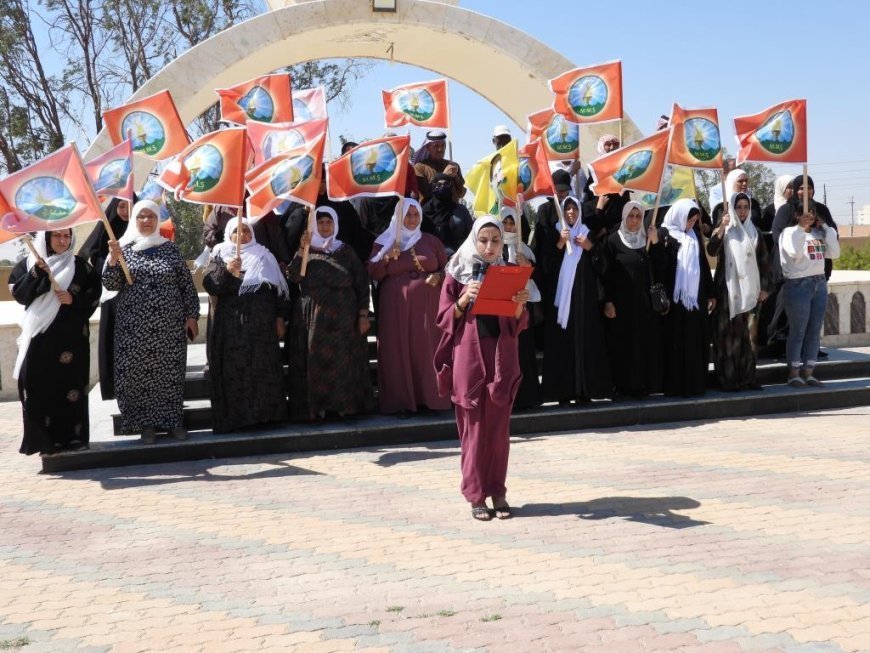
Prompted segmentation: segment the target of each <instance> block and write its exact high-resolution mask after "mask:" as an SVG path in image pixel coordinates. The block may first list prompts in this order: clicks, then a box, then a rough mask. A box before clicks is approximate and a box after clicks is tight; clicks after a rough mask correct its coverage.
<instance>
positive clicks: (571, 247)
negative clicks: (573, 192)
mask: <svg viewBox="0 0 870 653" xmlns="http://www.w3.org/2000/svg"><path fill="white" fill-rule="evenodd" d="M555 190H556V189H555V188H554V189H553V191H554V192H555ZM577 201H578V202H579V201H580V200H577ZM553 203H554V204H555V205H556V215H558V216H559V226H560V227H561V228H562V229H568V228H569V227H568V222H567V221H566V220H565V214H564V213H563V212H562V205H561V204H560V203H559V196H558V195H553ZM580 211H581V207H579V206H578V207H577V213H578V216H577V219H578V220H580V219H581V217H580V215H579V213H580ZM565 251H566V252H568V255H569V256H570V255H571V254H573V253H574V244H573V243H572V242H571V237H570V236H569V237H568V240H567V242H566V243H565Z"/></svg>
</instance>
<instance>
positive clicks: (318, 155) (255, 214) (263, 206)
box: [245, 134, 326, 220]
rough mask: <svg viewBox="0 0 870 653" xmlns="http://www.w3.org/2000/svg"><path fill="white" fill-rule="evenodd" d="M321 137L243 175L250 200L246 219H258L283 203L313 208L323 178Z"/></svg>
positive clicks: (324, 139)
mask: <svg viewBox="0 0 870 653" xmlns="http://www.w3.org/2000/svg"><path fill="white" fill-rule="evenodd" d="M325 143H326V136H325V134H321V135H320V136H318V137H317V138H316V139H315V140H314V141H313V142H312V143H305V144H303V145H300V146H299V147H297V148H294V149H293V150H290V151H289V152H285V153H283V154H279V155H278V156H276V157H274V158H273V159H269V160H268V161H266V163H264V164H263V165H261V166H258V167H256V168H254V169H253V170H251V171H249V172H248V174H247V175H246V176H245V179H246V185H247V186H248V190H250V191H251V197H250V198H248V213H247V215H248V218H249V219H252V220H256V219H259V218H261V217H263V216H264V215H266V214H267V213H268V212H269V211H272V210H274V209H276V208H277V207H279V206H281V205H282V204H283V203H284V202H285V201H286V200H291V201H294V202H300V203H302V204H305V205H307V206H311V207H313V206H314V205H315V204H316V203H317V196H318V194H319V193H320V180H321V177H322V175H323V172H322V166H323V146H324V145H325Z"/></svg>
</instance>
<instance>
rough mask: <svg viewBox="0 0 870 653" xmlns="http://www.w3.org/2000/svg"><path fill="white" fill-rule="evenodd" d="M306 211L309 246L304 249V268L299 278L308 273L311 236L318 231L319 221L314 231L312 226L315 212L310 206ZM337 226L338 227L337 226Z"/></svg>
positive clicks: (300, 271)
mask: <svg viewBox="0 0 870 653" xmlns="http://www.w3.org/2000/svg"><path fill="white" fill-rule="evenodd" d="M305 210H306V211H308V236H309V239H308V244H306V245H305V246H304V247H303V248H302V267H301V268H300V269H299V276H300V277H304V276H305V274H306V273H307V272H308V250H309V249H311V234H312V233H314V229H317V221H316V220H315V223H314V229H312V226H311V217H312V215H314V211H312V210H311V207H310V206H306V207H305ZM336 226H337V225H336Z"/></svg>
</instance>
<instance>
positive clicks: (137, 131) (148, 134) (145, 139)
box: [121, 111, 166, 156]
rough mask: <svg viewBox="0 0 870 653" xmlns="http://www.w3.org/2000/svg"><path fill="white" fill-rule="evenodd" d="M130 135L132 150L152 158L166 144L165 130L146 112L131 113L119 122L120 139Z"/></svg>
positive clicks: (157, 120) (153, 116)
mask: <svg viewBox="0 0 870 653" xmlns="http://www.w3.org/2000/svg"><path fill="white" fill-rule="evenodd" d="M127 134H130V136H131V138H132V140H133V150H134V151H135V152H142V154H147V155H148V156H153V155H154V154H157V153H158V152H159V151H160V150H162V149H163V146H164V145H165V144H166V130H164V129H163V123H161V122H160V120H159V119H158V118H157V116H155V115H154V114H152V113H148V112H147V111H133V112H131V113H130V114H128V115H127V116H126V117H125V118H124V120H123V121H121V137H122V138H126V136H127Z"/></svg>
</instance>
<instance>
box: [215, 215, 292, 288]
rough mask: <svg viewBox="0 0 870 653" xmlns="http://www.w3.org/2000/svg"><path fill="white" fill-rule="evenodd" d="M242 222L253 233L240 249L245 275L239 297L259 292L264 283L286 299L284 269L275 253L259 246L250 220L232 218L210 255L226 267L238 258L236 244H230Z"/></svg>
mask: <svg viewBox="0 0 870 653" xmlns="http://www.w3.org/2000/svg"><path fill="white" fill-rule="evenodd" d="M239 220H241V222H242V224H243V225H245V226H246V227H247V228H248V230H249V231H250V232H251V242H249V243H245V244H243V245H242V246H241V255H242V271H243V272H244V273H245V274H244V276H243V277H242V285H241V286H239V294H240V295H245V294H248V293H254V292H257V291H258V290H259V289H260V287H261V286H262V285H263V284H264V283H268V284H271V286H272V287H273V288H274V289H275V291H276V292H277V293H278V296H279V297H283V298H284V299H287V298H288V297H289V296H290V290H289V288H288V287H287V280H286V279H284V275H283V274H282V273H281V268H280V267H278V261H276V260H275V257H274V255H273V254H272V252H270V251H269V250H268V249H266V247H264V246H263V245H261V244H260V243H258V242H257V237H256V236H255V235H254V229H253V228H252V227H251V223H250V222H248V220H247V219H245V218H232V219H231V220H230V221H229V222H227V226H226V227H224V240H223V242H222V243H220V244H218V245H215V248H214V250H212V253H211V255H212V258H215V259H220V260H221V261H224V263H226V262H228V261H231V260H232V259H234V258H235V257H236V244H235V243H233V242H232V241H231V240H230V237H231V236H232V235H233V233H234V232H235V231H236V229H238V224H239Z"/></svg>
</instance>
